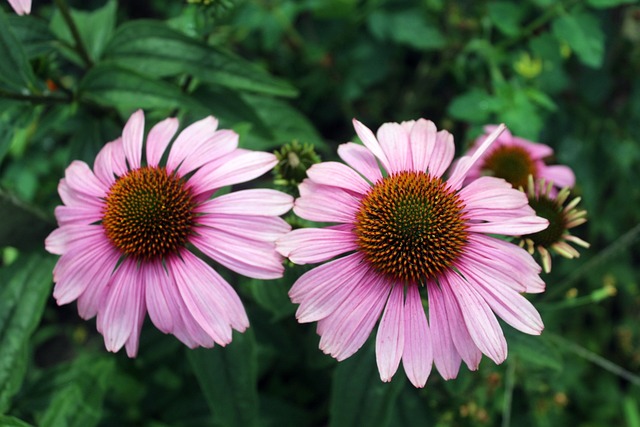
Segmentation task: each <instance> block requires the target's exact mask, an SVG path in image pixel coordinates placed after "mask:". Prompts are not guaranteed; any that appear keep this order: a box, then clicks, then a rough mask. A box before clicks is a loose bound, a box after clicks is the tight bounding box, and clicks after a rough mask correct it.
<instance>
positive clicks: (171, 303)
mask: <svg viewBox="0 0 640 427" xmlns="http://www.w3.org/2000/svg"><path fill="white" fill-rule="evenodd" d="M145 268H146V270H147V272H146V273H147V283H148V284H149V286H147V290H146V293H145V298H146V303H147V310H148V311H149V317H150V318H151V321H152V322H153V324H154V325H156V327H157V328H158V329H159V330H161V331H162V332H164V333H165V334H166V333H171V332H173V331H174V324H175V323H176V320H179V319H180V309H179V306H178V305H177V304H176V301H177V300H178V299H179V298H180V295H179V294H178V289H177V288H176V287H175V284H174V283H172V281H171V278H170V276H169V273H168V272H167V271H166V270H165V268H164V267H163V265H162V263H161V262H159V261H152V262H149V263H147V264H146V265H145Z"/></svg>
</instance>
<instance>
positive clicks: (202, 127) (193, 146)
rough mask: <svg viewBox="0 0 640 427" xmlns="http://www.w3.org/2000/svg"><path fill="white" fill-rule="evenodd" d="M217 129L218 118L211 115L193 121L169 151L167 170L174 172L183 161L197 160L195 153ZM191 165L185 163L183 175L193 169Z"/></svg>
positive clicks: (205, 144) (204, 145)
mask: <svg viewBox="0 0 640 427" xmlns="http://www.w3.org/2000/svg"><path fill="white" fill-rule="evenodd" d="M217 129H218V119H216V118H215V117H212V116H209V117H205V118H204V119H202V120H199V121H197V122H195V123H193V124H192V125H190V126H188V127H187V128H185V129H184V130H183V131H182V132H180V134H179V135H178V137H177V138H176V140H175V142H174V143H173V146H172V147H171V151H170V152H169V158H168V159H167V170H168V171H169V172H173V171H174V170H176V169H177V168H178V167H181V166H180V165H181V164H182V163H183V162H186V163H190V162H193V161H197V160H198V159H197V155H195V153H196V152H199V151H200V150H202V149H203V148H204V147H206V146H207V144H208V143H209V141H210V140H211V138H212V137H213V136H214V135H215V133H216V130H217ZM236 146H237V145H236ZM234 148H235V147H234ZM190 166H191V165H184V167H185V169H183V170H182V171H181V175H184V174H186V173H188V172H190V171H191V170H193V168H191V167H190Z"/></svg>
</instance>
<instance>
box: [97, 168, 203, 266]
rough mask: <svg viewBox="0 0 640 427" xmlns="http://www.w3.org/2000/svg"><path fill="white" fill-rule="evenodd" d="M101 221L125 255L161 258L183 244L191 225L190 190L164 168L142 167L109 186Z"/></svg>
mask: <svg viewBox="0 0 640 427" xmlns="http://www.w3.org/2000/svg"><path fill="white" fill-rule="evenodd" d="M105 201H106V207H105V211H104V217H103V219H102V225H103V227H104V229H105V232H106V234H107V237H108V238H109V239H110V240H111V242H112V243H113V244H114V245H115V246H116V247H117V248H118V249H119V250H120V251H121V252H122V253H123V254H124V255H126V256H132V257H135V258H139V259H143V260H151V259H158V258H162V257H163V256H164V255H166V254H169V253H176V252H177V251H178V249H179V248H180V247H182V246H184V245H185V244H186V242H187V238H188V236H189V234H190V232H191V228H192V225H193V218H194V214H193V207H194V203H193V200H192V195H191V191H190V190H189V189H188V188H185V185H184V181H183V180H181V179H179V178H177V177H176V176H174V175H168V174H167V171H166V170H165V169H164V168H158V167H143V168H140V169H136V170H133V171H131V172H129V173H127V174H126V175H124V176H122V177H120V178H118V180H117V181H116V182H115V183H114V184H113V186H112V187H111V189H110V190H109V194H108V196H107V198H106V200H105Z"/></svg>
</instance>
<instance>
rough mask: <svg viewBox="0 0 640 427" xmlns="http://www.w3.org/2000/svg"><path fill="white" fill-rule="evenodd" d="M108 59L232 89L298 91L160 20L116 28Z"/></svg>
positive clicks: (289, 93) (281, 93)
mask: <svg viewBox="0 0 640 427" xmlns="http://www.w3.org/2000/svg"><path fill="white" fill-rule="evenodd" d="M105 58H106V59H108V60H109V61H111V62H113V63H115V64H118V65H120V66H121V67H125V68H128V69H131V70H135V71H137V72H139V73H142V74H147V75H150V76H154V77H169V76H177V75H182V74H190V75H192V76H194V77H197V78H198V79H200V80H202V81H204V82H207V83H212V84H216V85H218V86H223V87H227V88H231V89H239V90H246V91H252V92H258V93H265V94H270V95H279V96H295V95H296V94H297V91H296V89H295V88H293V87H292V86H291V85H290V84H289V83H287V82H285V81H284V80H280V79H277V78H275V77H272V76H270V75H269V74H268V73H267V72H266V71H264V70H262V69H261V68H259V67H257V66H256V65H254V64H253V63H251V62H249V61H246V60H244V59H242V58H239V57H237V56H235V55H233V54H231V53H229V52H225V51H222V50H220V49H218V48H215V47H213V46H209V45H206V44H204V43H201V42H200V41H198V40H195V39H192V38H189V37H187V36H185V35H184V34H182V33H179V32H177V31H175V30H173V29H171V28H169V27H167V26H166V25H164V24H163V23H160V22H157V21H149V20H140V21H132V22H128V23H126V24H123V25H122V26H121V27H119V28H118V30H117V31H116V34H115V35H114V36H113V39H112V40H111V42H110V43H109V45H108V46H107V48H106V52H105Z"/></svg>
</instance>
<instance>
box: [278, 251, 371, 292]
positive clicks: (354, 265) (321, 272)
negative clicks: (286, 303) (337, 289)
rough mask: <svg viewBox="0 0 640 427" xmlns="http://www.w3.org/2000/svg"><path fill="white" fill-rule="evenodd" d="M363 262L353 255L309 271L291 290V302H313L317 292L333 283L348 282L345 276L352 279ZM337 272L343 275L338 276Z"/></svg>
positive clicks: (356, 254)
mask: <svg viewBox="0 0 640 427" xmlns="http://www.w3.org/2000/svg"><path fill="white" fill-rule="evenodd" d="M362 261H363V260H362V255H360V254H359V253H353V254H351V255H347V256H345V257H342V258H338V259H336V260H333V261H330V262H328V263H326V264H322V265H321V266H318V267H316V268H314V269H312V270H309V271H307V272H306V273H304V274H303V275H302V276H300V277H299V278H298V280H296V282H295V283H294V284H293V286H292V287H291V289H289V297H290V298H291V301H293V302H294V303H302V302H304V301H306V300H311V299H312V298H313V296H314V295H315V294H314V293H315V292H317V291H322V290H323V288H325V287H328V286H332V285H333V284H332V282H334V281H340V280H346V279H344V278H343V275H344V276H349V277H350V275H351V274H353V273H354V272H355V271H359V270H360V269H361V264H362ZM336 271H339V272H341V273H342V274H341V275H340V276H338V275H337V274H336Z"/></svg>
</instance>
